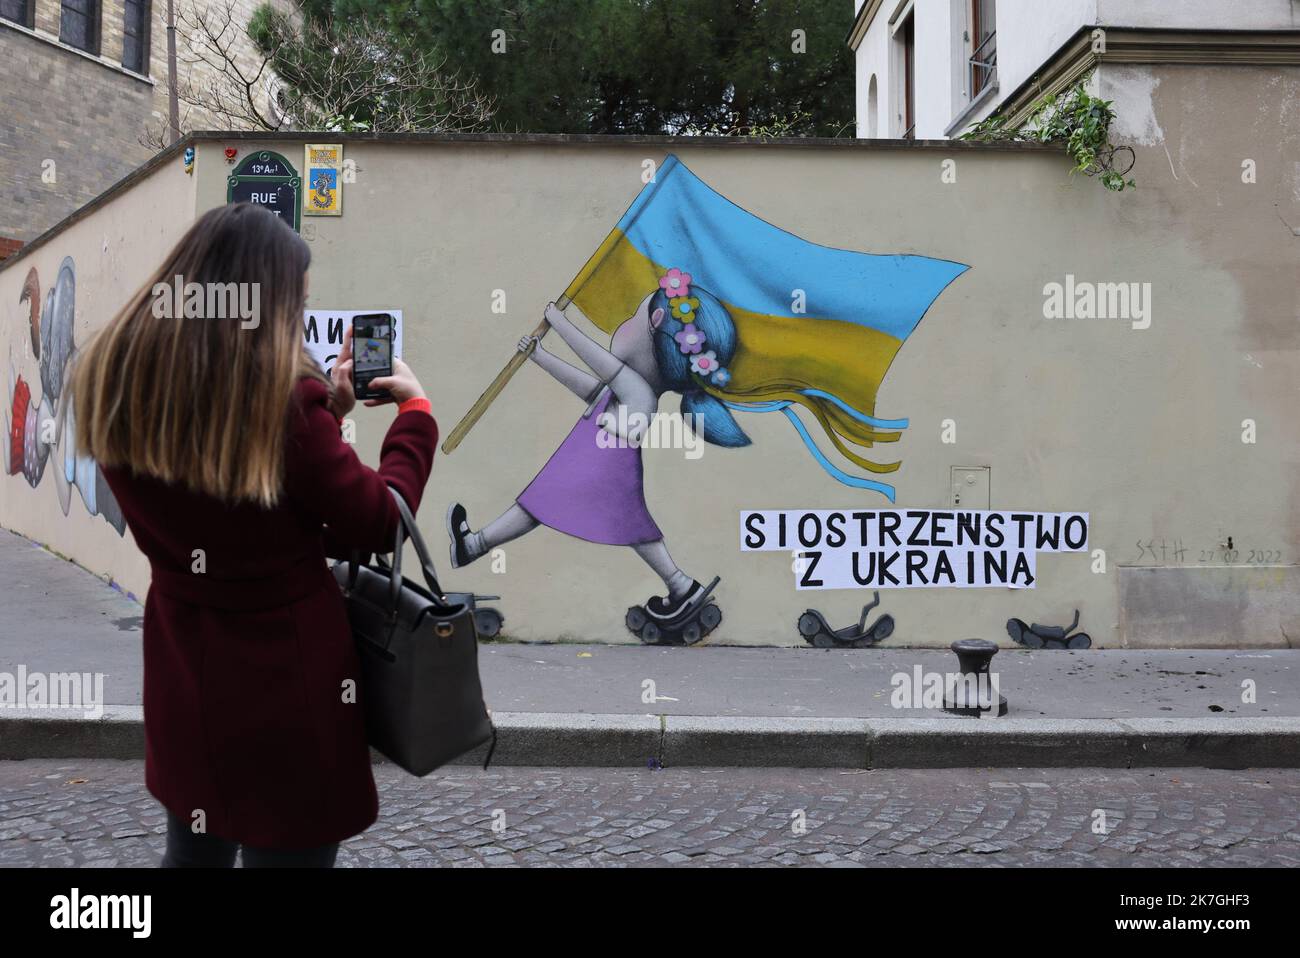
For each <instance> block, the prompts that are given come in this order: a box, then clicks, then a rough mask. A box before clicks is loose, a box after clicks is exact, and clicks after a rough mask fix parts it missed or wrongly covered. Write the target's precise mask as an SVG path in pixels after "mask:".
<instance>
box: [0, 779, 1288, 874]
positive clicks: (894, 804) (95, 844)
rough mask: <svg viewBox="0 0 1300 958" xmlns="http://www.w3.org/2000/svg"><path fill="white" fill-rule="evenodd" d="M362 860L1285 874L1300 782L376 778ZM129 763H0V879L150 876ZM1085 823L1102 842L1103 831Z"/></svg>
mask: <svg viewBox="0 0 1300 958" xmlns="http://www.w3.org/2000/svg"><path fill="white" fill-rule="evenodd" d="M376 778H377V780H378V782H379V788H380V802H381V813H380V819H379V821H378V822H377V823H376V824H375V825H374V826H373V827H372V828H370V830H368V831H367V832H366V833H365V834H363V835H361V836H358V837H357V838H354V839H352V840H351V841H349V842H347V843H345V844H344V846H343V849H342V851H341V852H340V855H339V865H340V866H341V867H370V866H397V867H419V866H457V867H482V866H519V865H524V866H528V865H547V866H569V867H572V866H646V865H650V866H663V865H814V866H830V867H836V866H838V867H855V866H880V865H886V866H905V867H918V866H941V867H960V868H967V867H972V866H976V867H978V866H994V867H996V866H1017V865H1064V866H1085V867H1086V866H1118V867H1125V866H1138V865H1142V866H1158V867H1177V866H1233V865H1235V866H1248V867H1249V866H1290V867H1295V866H1297V865H1300V771H1296V770H1281V769H1266V770H1260V771H1222V770H1212V769H1185V770H1183V769H1141V770H1133V771H1114V770H1109V769H1016V770H1007V769H993V770H977V769H939V770H872V771H837V770H793V769H721V770H718V769H700V768H693V769H685V768H683V769H657V770H656V769H649V768H647V769H626V768H619V769H591V768H558V769H557V768H548V769H530V768H501V769H494V770H491V771H488V772H482V771H480V770H477V769H465V768H448V769H444V770H441V771H439V772H437V773H435V774H433V775H431V776H429V777H428V778H425V779H415V778H412V777H410V776H408V775H406V774H405V773H403V772H401V771H400V770H397V769H395V768H393V767H392V766H378V767H377V768H376ZM163 821H164V818H163V813H162V810H161V808H160V806H159V805H158V804H157V803H156V802H155V801H154V800H153V799H152V798H151V797H150V796H149V794H148V792H146V791H145V788H144V785H143V767H142V765H141V763H139V762H120V761H110V760H85V761H72V760H68V759H61V760H31V761H22V762H0V865H3V866H8V867H13V866H85V867H150V866H153V865H156V864H157V861H158V858H159V856H160V855H161V852H162V842H163V838H162V833H163ZM1098 829H1102V830H1104V832H1105V834H1100V833H1099V831H1098Z"/></svg>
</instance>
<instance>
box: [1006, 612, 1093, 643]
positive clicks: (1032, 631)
mask: <svg viewBox="0 0 1300 958" xmlns="http://www.w3.org/2000/svg"><path fill="white" fill-rule="evenodd" d="M1078 625H1079V610H1078V609H1075V610H1074V621H1073V622H1071V623H1070V624H1069V625H1065V626H1061V625H1039V624H1038V623H1037V622H1034V623H1033V624H1031V625H1026V624H1025V622H1024V620H1023V619H1007V635H1009V636H1011V641H1012V642H1015V643H1016V644H1017V645H1023V646H1024V647H1025V648H1027V649H1090V648H1092V637H1091V636H1090V635H1088V633H1087V632H1075V631H1074V630H1075V628H1077V627H1078Z"/></svg>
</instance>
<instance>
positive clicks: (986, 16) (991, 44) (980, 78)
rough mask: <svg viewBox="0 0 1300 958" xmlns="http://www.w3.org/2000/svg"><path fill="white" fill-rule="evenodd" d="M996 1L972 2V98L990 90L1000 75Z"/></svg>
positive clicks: (972, 0) (977, 0)
mask: <svg viewBox="0 0 1300 958" xmlns="http://www.w3.org/2000/svg"><path fill="white" fill-rule="evenodd" d="M995 4H996V0H971V31H970V36H971V40H970V43H971V56H970V98H971V99H972V100H973V99H975V97H977V96H979V95H980V93H981V92H982V91H984V90H986V89H988V88H989V87H990V86H991V85H992V84H993V81H994V80H996V79H997V75H998V34H997V29H996V26H995V24H994V20H993V17H994V6H995Z"/></svg>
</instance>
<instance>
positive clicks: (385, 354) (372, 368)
mask: <svg viewBox="0 0 1300 958" xmlns="http://www.w3.org/2000/svg"><path fill="white" fill-rule="evenodd" d="M392 371H393V318H392V317H391V316H389V315H388V314H387V313H376V314H374V315H369V316H357V317H355V318H354V319H353V320H352V386H353V391H354V392H355V393H356V395H357V396H358V397H359V398H361V399H373V398H379V397H383V396H387V395H388V392H387V390H383V389H370V388H369V387H368V385H367V384H368V383H369V382H370V380H372V379H374V378H376V377H378V376H388V375H391V374H392Z"/></svg>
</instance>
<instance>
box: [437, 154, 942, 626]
mask: <svg viewBox="0 0 1300 958" xmlns="http://www.w3.org/2000/svg"><path fill="white" fill-rule="evenodd" d="M966 269H967V267H966V266H964V265H962V264H960V263H954V262H950V261H948V260H941V259H932V258H930V257H926V256H919V255H904V254H884V255H882V254H873V253H865V252H854V251H849V250H842V249H834V248H830V247H826V246H820V245H817V244H815V243H811V242H809V241H807V240H804V239H802V238H800V237H798V236H795V235H793V234H791V233H788V232H786V231H785V230H782V229H780V228H779V227H777V226H774V225H772V224H771V223H768V222H766V221H764V220H762V219H760V218H759V217H757V216H755V215H754V214H752V213H750V212H748V211H746V210H744V209H742V208H741V207H739V206H737V205H735V204H734V203H732V202H731V201H729V200H728V199H726V198H725V197H723V196H722V195H721V194H719V193H717V192H715V191H714V190H713V189H711V188H710V187H709V186H708V185H707V184H705V183H704V182H703V181H702V180H700V179H699V178H698V177H696V176H695V175H694V174H693V173H692V172H691V171H690V170H689V169H687V168H686V166H685V165H684V164H682V163H681V162H680V161H679V160H678V159H677V158H676V157H674V156H671V155H670V156H668V157H667V158H666V159H665V161H664V163H663V164H662V165H660V166H659V168H658V169H657V170H656V171H655V173H654V176H653V177H652V178H651V179H650V181H649V182H647V183H646V184H645V186H644V187H643V189H642V190H641V191H640V193H639V194H638V195H637V197H636V198H635V200H634V201H633V203H632V205H631V206H630V207H629V208H628V210H627V212H626V213H624V215H623V217H622V218H621V219H620V220H619V222H618V224H617V226H616V227H615V228H614V229H613V230H612V231H611V233H610V234H609V236H608V237H607V238H606V240H605V241H604V243H602V244H601V246H600V248H599V249H597V250H596V252H595V253H594V254H593V255H592V256H591V258H590V259H589V260H588V262H587V264H586V265H585V266H584V267H583V269H582V270H581V271H580V272H579V273H578V275H577V277H575V279H574V280H573V282H572V283H570V284H569V287H568V288H567V289H566V290H565V293H564V296H563V297H562V298H561V300H560V303H559V304H558V305H557V304H552V305H550V306H549V307H548V308H547V310H546V312H545V323H544V325H543V326H540V327H539V328H538V331H537V334H536V335H534V336H533V337H525V338H524V339H523V340H521V341H520V343H519V350H520V352H521V353H524V354H527V355H530V356H531V358H532V359H533V360H534V361H535V362H536V363H537V364H538V365H540V366H541V367H542V368H543V369H544V370H545V371H546V372H548V373H549V374H550V375H552V376H553V377H554V378H555V379H557V380H558V381H559V382H560V383H562V384H563V385H565V386H566V387H568V388H569V390H570V391H572V392H573V393H574V394H575V395H576V396H577V397H578V398H579V399H580V400H581V401H583V402H585V403H586V410H585V412H583V413H582V415H581V417H580V418H579V420H578V422H577V424H576V425H575V426H574V427H573V429H572V431H571V432H570V433H569V435H568V437H567V438H566V439H565V440H564V441H563V443H562V444H561V445H560V448H559V449H558V450H557V451H556V452H555V454H554V455H553V456H551V458H550V459H549V460H548V461H547V462H546V464H545V465H544V466H543V467H542V469H541V471H540V472H538V474H537V476H536V478H534V479H533V481H532V482H531V483H530V484H529V485H528V487H527V488H526V489H524V491H523V492H522V493H520V495H519V496H518V498H517V499H516V501H515V502H514V504H512V505H511V506H509V507H508V508H507V509H506V510H505V511H504V512H503V513H501V514H500V515H499V516H498V517H497V518H495V519H494V520H492V521H491V522H489V523H487V524H486V525H484V526H482V527H480V528H479V529H478V530H477V531H476V530H474V529H473V527H472V526H471V525H470V523H469V517H468V515H467V512H466V510H465V508H464V507H463V506H462V505H460V504H459V503H452V504H451V506H450V507H449V509H448V512H447V524H448V533H449V535H450V536H451V540H452V564H453V565H455V566H462V565H466V564H468V563H470V562H473V561H474V560H476V559H478V558H479V557H481V556H483V555H485V554H488V553H490V552H491V551H492V550H493V549H495V548H496V547H498V546H500V545H502V544H504V543H506V542H509V541H511V540H513V539H516V538H518V537H520V536H522V535H524V534H526V533H528V532H530V531H532V530H533V529H535V528H536V527H537V526H539V525H545V526H548V527H550V528H552V529H555V530H557V531H560V532H564V533H567V534H568V535H571V536H575V537H577V538H580V539H584V540H586V541H588V542H594V543H602V544H607V545H620V546H627V547H630V548H632V549H633V550H634V551H635V552H636V553H637V554H638V555H639V556H640V557H641V558H642V559H644V560H645V562H646V563H647V564H648V565H649V566H650V567H651V569H653V570H654V572H655V573H656V574H658V575H659V577H660V578H661V579H662V580H663V582H664V584H665V586H666V587H667V590H668V595H667V596H662V597H661V596H656V597H654V598H651V599H649V600H648V601H647V602H646V603H645V604H644V605H640V606H634V607H633V608H632V609H629V610H628V616H627V625H628V627H629V629H631V630H632V631H633V632H634V633H635V634H636V635H638V636H639V637H640V638H641V639H642V641H646V642H658V641H677V640H682V641H686V642H688V643H689V642H694V641H698V640H699V639H700V638H702V637H703V636H705V635H707V634H708V632H709V631H711V630H712V629H713V628H714V627H716V625H717V624H718V622H719V621H720V619H721V613H720V612H719V610H718V609H717V606H716V605H715V604H714V603H713V601H712V592H713V588H714V587H715V586H716V585H717V582H718V580H717V578H716V577H715V578H714V579H713V581H712V582H711V583H709V584H707V585H704V584H701V581H700V580H699V579H696V578H694V577H693V576H691V575H688V574H687V573H686V572H685V571H683V570H682V569H681V568H679V567H678V566H677V564H676V563H675V562H674V561H673V559H672V558H671V556H670V553H669V552H668V548H667V546H666V544H665V542H664V537H663V534H662V532H661V531H660V529H659V526H658V524H657V523H656V522H655V520H654V517H653V516H652V514H651V512H650V509H649V508H648V506H647V503H646V498H645V492H644V488H643V468H642V461H641V445H642V440H643V439H644V437H645V434H646V431H647V429H648V428H649V426H650V424H651V423H652V422H654V420H655V417H656V416H657V412H658V407H659V402H660V399H661V397H663V396H664V395H665V394H667V393H674V394H676V395H677V396H678V397H680V410H681V415H682V417H683V419H684V420H685V422H686V423H687V424H689V426H690V427H691V429H692V431H693V432H694V434H695V435H697V436H700V437H702V438H703V440H704V441H705V442H708V443H712V444H713V445H716V446H721V447H727V448H739V447H744V446H747V445H749V444H750V442H751V440H750V437H749V435H748V434H747V433H746V431H745V428H744V426H743V425H742V421H741V420H742V419H743V418H744V416H747V415H761V414H768V413H773V412H776V413H780V414H782V415H783V416H784V417H785V418H786V419H787V420H788V421H789V423H790V425H791V426H792V427H793V429H794V430H795V433H796V434H797V436H798V441H799V443H801V444H802V448H803V450H804V452H805V453H806V455H807V457H808V458H810V459H811V460H812V462H813V463H815V466H814V468H817V467H819V468H821V469H822V470H824V471H825V472H826V473H827V474H828V475H830V476H832V477H833V478H834V479H836V480H837V481H839V482H841V483H843V484H845V485H848V486H851V487H854V488H857V489H862V490H867V491H870V492H874V493H879V494H880V495H883V496H885V497H886V498H888V499H889V500H890V501H891V502H892V501H893V500H894V488H893V486H892V485H890V484H888V483H886V482H884V481H883V480H882V479H881V478H876V477H881V476H886V475H888V474H889V473H892V472H894V471H896V470H897V469H898V467H899V465H900V463H899V462H879V461H876V459H874V458H869V457H868V455H867V454H866V453H867V450H869V449H871V448H872V447H874V446H875V444H876V443H889V442H896V441H897V440H898V439H899V437H900V435H901V431H902V430H903V429H905V428H906V427H907V420H906V419H900V418H879V417H877V416H876V409H875V405H876V393H877V391H878V390H879V388H880V385H881V382H882V381H883V379H884V377H885V374H886V372H887V371H888V369H889V366H890V364H891V363H892V361H893V359H894V356H895V354H896V353H897V352H898V349H899V347H901V346H902V344H903V342H904V341H905V340H906V339H907V337H908V336H909V335H910V334H911V332H912V331H913V330H914V329H915V328H916V326H917V324H918V323H919V322H920V320H921V318H922V316H924V314H925V312H926V310H927V309H928V308H929V306H930V304H931V303H932V302H933V301H934V300H935V299H936V298H937V297H938V296H939V294H940V293H941V292H942V291H943V290H944V288H945V287H947V286H948V284H949V283H951V282H952V281H953V280H954V279H956V278H957V277H958V276H959V275H961V273H962V272H964V271H965V270H966ZM570 307H576V309H577V311H578V312H580V313H581V316H583V317H585V318H586V319H587V320H588V321H590V322H591V323H592V324H594V325H595V326H596V327H597V328H599V329H600V330H601V331H602V332H604V333H606V334H609V335H610V340H609V343H608V346H606V345H604V344H602V343H599V342H597V341H596V340H595V339H593V338H592V337H590V336H589V335H588V334H587V333H586V332H584V331H583V330H582V329H581V328H580V327H579V326H578V325H576V324H575V323H574V321H573V320H572V319H571V318H570V317H569V315H568V312H567V311H568V309H569V308H570ZM550 331H554V332H555V333H556V334H557V335H558V336H559V338H560V339H562V340H563V341H564V343H565V344H566V345H568V346H569V347H570V348H571V349H572V350H573V352H574V353H575V354H576V355H577V356H578V358H579V359H580V360H581V361H582V363H583V365H584V366H585V367H586V368H584V369H579V368H577V367H575V366H573V365H571V364H569V363H566V362H564V361H563V360H561V359H559V358H558V357H556V356H554V355H552V354H551V353H550V352H549V351H548V350H546V349H545V348H544V347H543V346H541V345H540V343H539V339H540V338H541V337H542V336H545V335H546V334H547V333H548V332H550ZM508 368H509V367H508ZM493 395H494V393H493ZM488 401H490V399H489V400H488ZM481 402H483V400H480V403H481ZM800 411H802V413H803V414H804V416H806V417H810V420H811V421H805V418H804V417H801V416H800V415H799V412H800ZM467 420H468V421H469V422H471V424H472V421H473V420H472V419H470V418H469V417H467ZM457 441H458V440H457ZM795 455H797V454H795Z"/></svg>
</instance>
